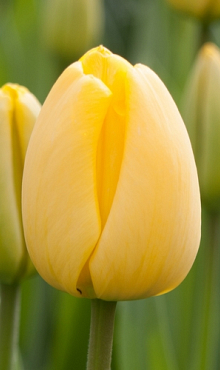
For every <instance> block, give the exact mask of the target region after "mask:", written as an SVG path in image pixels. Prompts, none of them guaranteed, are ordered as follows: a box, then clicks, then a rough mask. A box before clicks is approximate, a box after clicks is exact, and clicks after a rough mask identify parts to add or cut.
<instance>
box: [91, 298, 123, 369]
mask: <svg viewBox="0 0 220 370" xmlns="http://www.w3.org/2000/svg"><path fill="white" fill-rule="evenodd" d="M116 303H117V302H107V301H102V300H101V299H92V301H91V326H90V338H89V352H88V362H87V370H110V369H111V356H112V343H113V332H114V318H115V309H116Z"/></svg>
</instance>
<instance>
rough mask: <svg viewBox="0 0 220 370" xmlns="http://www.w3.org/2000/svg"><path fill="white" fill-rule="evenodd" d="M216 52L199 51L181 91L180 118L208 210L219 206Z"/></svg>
mask: <svg viewBox="0 0 220 370" xmlns="http://www.w3.org/2000/svg"><path fill="white" fill-rule="evenodd" d="M219 95H220V51H219V49H218V48H217V46H215V45H214V44H211V43H207V44H205V45H204V46H203V48H202V49H201V51H200V53H199V55H198V57H197V60H196V62H195V65H194V67H193V70H192V72H191V75H190V77H189V81H188V84H187V87H186V90H185V94H184V99H183V116H184V118H185V122H186V125H187V129H188V132H189V136H190V138H191V141H192V146H193V150H194V154H195V158H196V162H197V167H198V175H199V182H200V189H201V197H202V201H203V202H204V205H205V206H206V207H208V208H210V209H212V210H218V209H219V207H220V171H219V163H220V145H219V144H220V104H219Z"/></svg>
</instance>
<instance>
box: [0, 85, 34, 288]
mask: <svg viewBox="0 0 220 370" xmlns="http://www.w3.org/2000/svg"><path fill="white" fill-rule="evenodd" d="M39 111H40V104H39V102H38V101H37V99H36V98H35V97H34V96H33V95H32V94H31V93H30V92H29V91H28V90H27V89H26V88H24V87H22V86H18V85H14V84H7V85H4V86H3V87H2V88H1V89H0V282H1V283H7V284H8V283H13V282H15V281H18V280H20V279H21V278H22V277H24V276H27V275H29V274H31V273H32V272H33V271H34V268H33V265H32V263H31V261H30V259H29V257H28V253H27V249H26V245H25V241H24V234H23V227H22V216H21V183H22V173H23V167H24V157H25V153H26V149H27V145H28V141H29V138H30V135H31V132H32V129H33V126H34V123H35V120H36V117H37V115H38V113H39Z"/></svg>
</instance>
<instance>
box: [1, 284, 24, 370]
mask: <svg viewBox="0 0 220 370" xmlns="http://www.w3.org/2000/svg"><path fill="white" fill-rule="evenodd" d="M0 289H1V290H0V293H1V295H0V299H1V300H0V369H2V370H3V369H4V370H13V367H14V363H15V361H16V355H17V346H18V337H19V336H18V334H19V318H20V286H19V284H13V285H7V284H1V286H0Z"/></svg>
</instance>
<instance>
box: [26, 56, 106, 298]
mask: <svg viewBox="0 0 220 370" xmlns="http://www.w3.org/2000/svg"><path fill="white" fill-rule="evenodd" d="M110 96H111V92H110V91H109V89H108V88H106V86H105V85H104V84H103V83H102V82H101V81H99V80H98V79H96V78H94V77H93V76H90V75H89V76H85V75H83V73H82V68H81V63H75V64H73V65H72V66H70V67H69V68H67V69H66V70H65V71H64V73H63V74H62V75H61V77H60V78H59V80H58V81H57V83H56V84H55V85H54V87H53V89H52V91H51V93H50V94H49V96H48V98H47V100H46V102H45V104H44V106H43V108H42V111H41V113H40V116H39V119H38V121H37V123H36V126H35V129H34V131H33V135H32V137H31V140H30V145H29V147H28V151H27V156H26V162H25V170H24V182H23V220H24V227H25V236H26V241H27V245H28V249H29V252H30V256H31V258H32V260H33V262H34V264H35V266H36V268H37V269H38V271H39V272H40V274H41V275H42V276H43V277H44V279H45V280H46V281H47V282H49V283H50V284H51V285H53V286H55V287H57V288H59V289H63V290H66V291H68V292H70V293H71V294H73V295H80V294H79V292H77V290H76V289H77V287H76V284H77V280H78V277H79V274H80V272H81V270H82V268H83V266H84V264H85V263H86V261H87V259H88V258H89V256H90V254H91V252H92V250H93V248H94V246H95V244H96V242H97V240H98V238H99V235H100V217H99V210H98V204H97V191H96V150H97V142H98V138H99V134H100V130H101V126H102V122H103V120H104V117H105V114H106V111H107V109H108V105H109V100H110V99H111V98H110ZM39 145H40V147H41V148H40V150H37V149H38V146H39ZM35 152H37V153H38V155H37V156H36V155H35ZM46 161H47V162H46ZM32 209H33V210H34V214H33V211H32Z"/></svg>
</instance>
